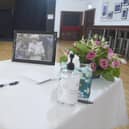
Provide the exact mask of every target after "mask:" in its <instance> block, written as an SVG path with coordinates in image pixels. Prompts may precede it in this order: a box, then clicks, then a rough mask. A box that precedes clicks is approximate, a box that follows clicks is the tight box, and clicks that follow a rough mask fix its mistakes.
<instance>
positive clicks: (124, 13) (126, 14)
mask: <svg viewBox="0 0 129 129" xmlns="http://www.w3.org/2000/svg"><path fill="white" fill-rule="evenodd" d="M128 13H129V10H128V8H125V9H123V10H122V14H121V19H123V20H126V19H127V18H128Z"/></svg>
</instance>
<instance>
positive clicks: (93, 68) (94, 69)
mask: <svg viewBox="0 0 129 129" xmlns="http://www.w3.org/2000/svg"><path fill="white" fill-rule="evenodd" d="M91 68H92V70H93V72H95V71H96V63H91Z"/></svg>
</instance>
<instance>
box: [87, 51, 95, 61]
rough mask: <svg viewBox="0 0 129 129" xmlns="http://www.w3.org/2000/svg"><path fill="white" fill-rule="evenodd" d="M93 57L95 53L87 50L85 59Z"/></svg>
mask: <svg viewBox="0 0 129 129" xmlns="http://www.w3.org/2000/svg"><path fill="white" fill-rule="evenodd" d="M95 57H96V53H95V52H89V53H88V54H87V55H86V59H88V60H93V59H94V58H95Z"/></svg>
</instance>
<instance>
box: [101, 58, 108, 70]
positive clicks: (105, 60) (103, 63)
mask: <svg viewBox="0 0 129 129" xmlns="http://www.w3.org/2000/svg"><path fill="white" fill-rule="evenodd" d="M99 64H100V67H101V68H102V69H107V68H108V66H109V61H108V60H107V59H100V61H99Z"/></svg>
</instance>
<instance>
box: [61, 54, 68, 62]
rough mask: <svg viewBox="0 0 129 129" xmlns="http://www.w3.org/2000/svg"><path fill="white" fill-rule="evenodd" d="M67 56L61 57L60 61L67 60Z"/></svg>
mask: <svg viewBox="0 0 129 129" xmlns="http://www.w3.org/2000/svg"><path fill="white" fill-rule="evenodd" d="M67 60H68V59H67V56H62V57H60V63H61V62H67Z"/></svg>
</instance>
